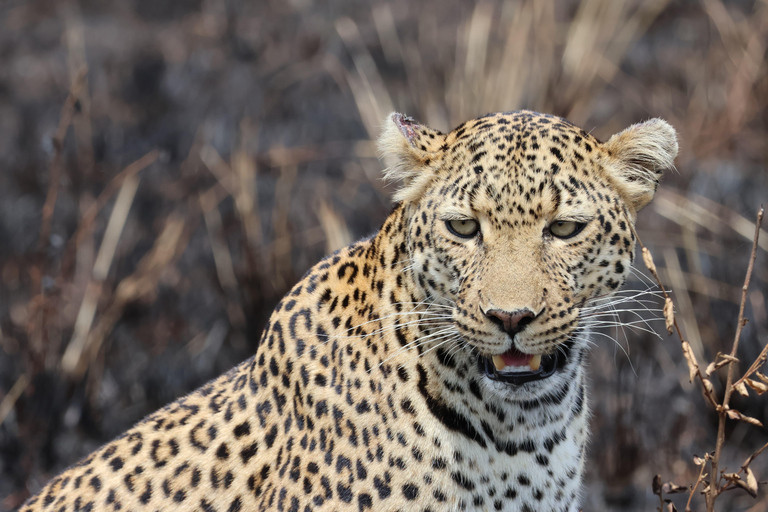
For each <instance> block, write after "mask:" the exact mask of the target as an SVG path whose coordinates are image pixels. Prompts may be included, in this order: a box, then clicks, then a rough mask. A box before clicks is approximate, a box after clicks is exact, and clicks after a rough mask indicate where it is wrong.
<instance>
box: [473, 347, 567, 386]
mask: <svg viewBox="0 0 768 512" xmlns="http://www.w3.org/2000/svg"><path fill="white" fill-rule="evenodd" d="M568 352H569V351H568V350H564V351H559V350H558V351H555V352H554V353H552V354H545V355H532V354H525V353H523V352H521V351H519V350H517V349H516V348H514V347H513V348H511V349H510V350H508V351H506V352H504V353H503V354H498V355H495V356H492V357H484V356H481V357H479V358H478V363H479V364H480V371H481V372H483V373H484V374H485V376H486V377H488V378H489V379H491V380H495V381H497V382H503V383H505V384H511V385H513V386H520V385H522V384H525V383H528V382H533V381H537V380H544V379H548V378H549V377H551V376H552V375H554V374H555V372H557V371H558V370H562V369H563V368H564V367H565V363H566V362H567V360H568Z"/></svg>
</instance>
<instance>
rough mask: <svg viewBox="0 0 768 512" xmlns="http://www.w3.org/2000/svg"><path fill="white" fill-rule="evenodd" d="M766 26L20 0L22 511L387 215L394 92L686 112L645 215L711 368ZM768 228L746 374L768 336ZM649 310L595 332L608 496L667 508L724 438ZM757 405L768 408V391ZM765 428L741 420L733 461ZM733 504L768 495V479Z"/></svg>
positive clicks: (760, 506) (11, 83)
mask: <svg viewBox="0 0 768 512" xmlns="http://www.w3.org/2000/svg"><path fill="white" fill-rule="evenodd" d="M766 44H768V6H766V4H765V3H763V2H753V1H729V2H725V3H721V1H720V0H702V1H701V2H697V1H692V0H675V1H672V0H653V1H644V2H639V1H638V2H615V1H614V2H611V1H610V0H571V1H567V2H555V1H554V0H537V1H536V2H534V1H508V2H493V1H488V2H482V3H473V2H465V1H460V0H424V1H421V2H408V1H393V2H379V1H371V2H357V1H353V0H334V1H331V0H324V1H323V0H321V1H318V2H311V1H309V0H262V1H259V2H247V1H244V0H221V1H216V0H184V1H182V0H126V1H122V2H103V1H96V0H81V1H79V2H76V1H67V2H65V1H54V0H49V1H43V0H40V1H26V2H25V1H18V0H6V1H5V2H2V3H0V460H1V462H0V510H11V509H14V508H15V507H16V506H18V505H19V504H20V503H21V502H22V501H23V500H24V499H26V498H27V497H28V496H29V495H30V493H34V492H36V491H37V490H39V489H40V487H41V486H42V485H43V484H44V483H45V482H46V480H47V479H49V478H50V477H52V476H53V475H54V474H56V473H57V472H58V471H60V470H62V469H63V468H65V467H66V466H68V465H69V464H71V463H73V462H75V461H77V460H78V459H79V458H80V457H82V456H84V455H85V454H87V453H88V452H90V451H91V450H93V449H94V448H96V447H98V446H99V445H100V444H101V443H104V442H105V441H107V440H109V439H110V438H112V437H114V436H116V435H117V434H119V433H120V432H122V431H123V430H125V429H126V428H128V427H129V426H130V425H131V424H132V423H134V422H136V421H137V420H139V419H140V418H142V417H143V416H144V415H146V414H147V413H149V412H152V411H153V410H155V409H157V408H159V407H161V406H162V405H164V404H166V403H168V402H169V401H172V400H173V399H175V398H176V397H179V396H181V395H183V394H185V393H187V392H189V391H191V390H192V389H194V388H196V387H197V386H199V385H201V384H202V383H204V382H206V381H207V380H209V379H211V378H213V377H215V376H216V375H218V374H219V373H221V372H223V371H225V370H226V369H228V368H230V367H231V366H233V365H234V364H236V363H237V362H239V361H241V360H243V359H245V358H247V357H249V355H251V354H252V353H253V352H254V350H255V348H256V343H257V340H258V335H259V332H260V330H261V328H262V326H263V324H264V322H265V320H266V319H267V317H268V315H269V312H270V310H271V308H272V306H273V305H274V304H275V303H276V302H277V300H278V299H279V298H280V297H281V296H282V294H283V293H284V292H285V291H286V290H287V288H288V287H289V286H290V284H291V283H293V282H295V280H296V279H298V278H299V277H300V276H301V275H302V274H303V272H304V271H305V270H306V269H308V268H309V266H311V264H312V263H314V262H315V261H317V260H318V259H319V258H321V257H322V256H323V255H324V254H326V253H327V252H328V251H330V250H332V249H334V248H336V247H339V246H341V245H344V244H346V243H347V242H348V241H350V240H353V239H356V238H359V237H361V236H364V235H366V234H369V233H371V232H373V231H375V230H376V229H377V227H378V225H379V224H380V223H381V222H382V220H383V219H384V217H385V216H386V214H387V213H388V211H389V208H390V207H391V203H390V200H389V198H388V197H389V193H390V192H391V188H389V187H388V186H385V185H384V184H383V183H382V182H381V180H380V178H379V177H380V171H381V166H380V164H379V162H378V160H377V159H376V152H375V145H374V144H373V143H372V142H371V141H372V140H374V139H375V137H376V135H377V133H378V128H379V125H380V123H381V120H382V119H383V118H384V116H385V115H386V114H387V113H388V112H389V111H391V110H393V109H397V110H399V111H401V112H406V113H408V114H410V115H413V116H414V117H416V118H418V119H420V120H421V121H423V122H425V123H427V124H429V125H431V126H433V127H435V128H438V129H442V130H448V129H450V128H451V127H452V126H454V125H456V124H458V123H459V122H461V121H463V120H465V119H468V118H470V117H474V116H476V115H479V114H483V113H485V112H489V111H495V110H515V109H520V108H530V109H534V110H539V111H544V112H549V113H553V114H556V115H560V116H564V117H567V118H568V119H570V120H571V121H573V122H574V123H576V124H578V125H580V126H582V127H585V128H586V129H588V130H591V132H592V133H593V134H594V135H596V136H597V137H598V138H601V139H606V138H608V137H609V136H610V135H611V134H613V133H615V132H617V131H619V130H621V129H622V128H624V127H626V126H628V125H630V124H632V123H634V122H638V121H640V120H643V119H647V118H650V117H655V116H658V117H663V118H665V119H667V120H668V121H670V122H671V123H672V124H673V125H674V126H675V127H676V128H677V130H678V131H679V135H680V139H681V153H680V156H679V158H678V160H677V170H676V171H673V172H670V173H668V176H667V177H666V179H665V182H664V183H663V185H662V187H661V188H660V191H659V194H658V195H657V198H656V200H655V201H654V203H652V205H651V206H650V207H649V208H647V209H646V210H645V211H643V212H642V213H641V215H640V219H639V224H638V232H639V235H640V237H641V239H642V240H643V241H644V242H645V243H646V245H648V246H649V247H650V248H651V251H652V253H653V255H654V258H655V261H656V265H657V266H658V267H659V269H660V274H661V277H662V280H663V281H664V283H665V286H666V287H667V288H668V289H670V290H671V293H672V297H673V299H674V301H675V304H676V313H677V319H678V322H679V324H680V327H681V329H682V330H683V333H684V336H685V338H686V339H687V340H689V341H690V343H691V346H692V347H693V350H694V353H695V354H696V355H697V357H698V358H699V361H700V362H701V363H702V366H703V367H704V366H706V364H707V363H708V362H710V361H712V360H713V359H714V358H715V356H716V354H717V353H718V352H730V350H731V344H732V340H733V337H734V331H735V327H736V323H737V316H738V309H739V301H740V298H741V285H742V282H743V279H744V273H745V270H746V266H747V261H748V258H749V252H750V247H751V243H752V242H751V241H752V233H753V229H754V228H753V226H752V224H753V221H754V216H755V212H756V210H757V208H758V206H759V205H760V204H761V203H763V202H766V198H768V174H767V173H766V161H767V160H768V146H766V144H765V141H766V135H767V132H768V114H767V113H766V104H767V103H768V74H767V73H766V59H765V50H766ZM761 240H762V241H761V243H762V245H761V248H760V249H759V250H758V254H757V262H756V264H755V272H754V275H753V278H752V285H751V288H750V291H749V293H748V294H747V295H746V316H747V318H749V319H750V323H749V324H748V325H747V326H746V327H745V329H744V332H743V334H742V337H741V344H740V348H739V351H738V354H737V355H738V357H739V358H740V359H741V361H742V363H741V364H740V366H739V368H740V370H739V371H743V370H744V369H746V367H747V366H748V364H749V363H751V361H753V360H754V358H755V357H756V356H757V355H758V353H759V352H760V350H761V348H762V347H763V346H764V345H765V344H766V342H767V341H768V319H767V313H766V301H765V297H766V292H768V286H767V284H766V283H768V265H766V254H765V253H766V249H767V248H768V236H764V237H763V238H762V239H761ZM637 266H638V267H639V269H640V270H644V267H643V265H642V263H641V262H640V259H639V258H638V265H637ZM631 286H634V287H635V288H637V289H638V290H643V289H645V285H643V284H642V283H641V282H640V281H638V282H635V283H632V284H631ZM646 298H648V297H646ZM649 300H652V301H653V302H651V303H647V304H646V303H643V304H645V305H647V306H648V307H649V309H652V310H655V309H658V308H659V307H660V306H661V304H662V302H661V301H660V300H659V299H658V298H649ZM626 307H630V306H629V305H624V306H623V308H626ZM639 307H640V306H639V305H637V304H636V305H635V308H639ZM642 315H643V316H644V317H645V318H647V319H649V322H650V325H651V327H652V328H653V330H654V331H655V332H657V333H659V336H654V335H651V334H649V333H647V332H645V331H643V330H639V329H634V330H633V329H629V328H627V329H625V331H626V332H624V331H621V330H619V331H618V332H613V331H611V330H608V331H606V334H607V335H608V337H610V338H613V339H616V340H617V341H618V343H616V342H614V341H612V339H608V337H606V336H598V337H597V340H596V341H597V346H596V347H595V349H594V351H593V357H592V361H591V369H590V372H591V378H592V389H591V393H592V408H593V411H594V414H593V420H592V424H593V430H594V432H595V434H594V436H593V441H592V444H591V447H590V452H589V470H588V478H587V487H586V489H585V499H584V509H585V510H601V511H603V510H630V511H641V510H643V511H651V510H655V509H656V507H657V506H658V499H657V498H656V497H655V496H653V494H652V492H651V485H650V484H651V479H652V476H653V475H654V474H657V473H659V474H661V475H662V477H663V479H664V480H665V481H666V480H672V481H674V482H676V483H679V484H683V485H687V484H690V483H693V482H695V480H696V477H697V475H698V468H697V467H696V466H695V465H693V463H692V462H691V458H692V456H693V455H699V456H703V455H704V453H706V452H708V451H712V450H714V446H715V436H716V431H717V420H718V418H717V414H716V413H715V412H714V411H713V408H712V407H711V406H708V405H707V403H706V402H705V400H704V399H703V398H702V395H701V393H700V391H699V388H698V387H697V386H696V385H695V384H689V383H688V372H687V369H686V367H685V363H684V361H683V359H682V355H681V346H680V342H679V339H677V338H676V337H675V336H667V334H666V331H665V329H664V322H663V320H659V319H660V318H661V314H660V312H658V311H650V312H647V311H646V312H644V313H642ZM636 318H637V317H636V316H633V315H632V314H631V313H628V314H624V316H623V319H624V320H625V321H627V322H631V321H634V320H636ZM639 327H642V328H643V329H645V328H646V327H645V325H644V324H641V325H640V326H639ZM625 352H626V353H625ZM712 381H713V385H714V388H715V392H716V393H717V394H718V396H721V395H722V391H723V387H724V383H725V370H720V371H719V372H716V373H715V374H714V375H713V377H712ZM732 406H733V407H735V408H737V409H739V410H741V412H743V413H744V414H747V415H749V416H752V417H754V418H757V419H758V420H760V421H762V422H765V421H766V419H768V409H767V406H768V402H766V399H765V398H764V397H759V396H756V395H755V394H754V393H752V394H751V395H750V396H749V397H748V398H744V397H741V396H739V395H735V396H734V398H733V400H732ZM766 441H768V436H767V435H766V431H765V429H764V428H758V427H754V426H751V425H748V424H746V423H743V422H738V423H737V422H729V423H728V428H727V431H726V441H725V448H724V451H723V456H722V461H721V464H722V465H725V466H726V467H727V468H728V469H727V471H734V470H738V466H739V465H740V464H741V463H742V462H743V461H744V459H745V458H746V457H747V456H748V455H749V454H750V453H752V452H754V451H755V450H756V449H758V448H760V447H761V446H762V445H763V444H764V443H765V442H766ZM752 468H753V470H754V471H755V473H756V474H757V477H758V479H763V480H765V479H768V455H766V456H762V457H758V458H757V459H756V460H755V462H753V464H752ZM673 499H674V500H675V503H676V504H677V506H678V508H679V509H680V510H683V509H684V508H685V500H686V499H687V496H685V495H676V496H674V497H673ZM718 503H719V504H718V509H719V510H728V511H741V510H751V511H759V510H768V497H767V495H766V493H765V491H764V490H763V489H762V488H761V490H760V492H759V494H758V497H757V498H756V499H753V498H751V497H750V496H748V495H746V493H743V492H741V491H733V492H729V493H727V494H726V495H724V496H723V497H722V498H721V500H720V501H719V502H718ZM694 504H695V508H696V509H698V510H703V509H704V506H703V504H702V502H701V500H700V498H699V497H698V495H697V496H695V497H694Z"/></svg>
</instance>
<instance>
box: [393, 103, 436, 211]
mask: <svg viewBox="0 0 768 512" xmlns="http://www.w3.org/2000/svg"><path fill="white" fill-rule="evenodd" d="M444 141H445V135H443V134H442V133H440V132H439V131H437V130H433V129H432V128H429V127H427V126H423V125H420V124H418V123H417V122H416V121H415V120H414V119H413V118H410V117H407V116H404V115H403V114H398V113H397V112H393V113H391V114H390V115H389V116H387V119H386V120H385V121H384V128H383V130H382V132H381V137H379V154H380V155H381V158H382V160H383V161H384V164H385V165H386V166H387V168H386V169H385V170H384V178H385V179H386V180H387V181H390V182H400V183H401V185H400V188H399V189H398V190H397V192H396V193H395V195H394V197H393V199H394V200H395V201H413V200H416V199H418V198H419V197H420V196H421V194H422V192H423V191H424V188H425V187H426V186H427V184H428V183H429V181H430V179H431V178H432V177H433V173H432V172H431V170H430V166H431V165H432V164H434V162H435V159H436V157H437V154H438V152H439V151H440V147H441V146H442V145H443V143H444Z"/></svg>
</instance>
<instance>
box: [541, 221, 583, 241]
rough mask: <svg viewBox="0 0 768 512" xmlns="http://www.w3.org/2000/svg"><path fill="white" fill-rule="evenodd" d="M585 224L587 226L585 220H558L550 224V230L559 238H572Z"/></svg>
mask: <svg viewBox="0 0 768 512" xmlns="http://www.w3.org/2000/svg"><path fill="white" fill-rule="evenodd" d="M584 226H586V224H585V223H584V222H576V221H573V220H558V221H555V222H553V223H552V224H550V225H549V232H550V233H552V235H554V236H556V237H557V238H571V237H572V236H576V235H578V234H579V232H581V230H582V229H584Z"/></svg>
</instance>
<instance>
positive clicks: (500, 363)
mask: <svg viewBox="0 0 768 512" xmlns="http://www.w3.org/2000/svg"><path fill="white" fill-rule="evenodd" d="M492 359H493V366H495V367H496V369H497V370H499V371H500V370H503V369H504V367H505V366H507V365H506V364H504V359H502V358H501V356H500V355H499V356H493V357H492Z"/></svg>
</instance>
